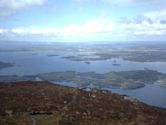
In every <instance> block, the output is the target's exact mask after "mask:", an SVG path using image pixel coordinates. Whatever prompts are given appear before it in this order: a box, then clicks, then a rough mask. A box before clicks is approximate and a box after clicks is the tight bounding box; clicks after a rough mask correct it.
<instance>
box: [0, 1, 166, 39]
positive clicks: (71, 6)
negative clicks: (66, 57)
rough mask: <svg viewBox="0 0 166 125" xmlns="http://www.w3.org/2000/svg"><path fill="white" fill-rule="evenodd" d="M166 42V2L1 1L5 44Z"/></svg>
mask: <svg viewBox="0 0 166 125" xmlns="http://www.w3.org/2000/svg"><path fill="white" fill-rule="evenodd" d="M165 39H166V1H165V0H0V40H1V41H2V40H7V41H11V40H14V41H45V42H47V41H55V42H56V41H57V42H91V41H164V40H165Z"/></svg>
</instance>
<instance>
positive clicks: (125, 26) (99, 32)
mask: <svg viewBox="0 0 166 125" xmlns="http://www.w3.org/2000/svg"><path fill="white" fill-rule="evenodd" d="M127 20H128V21H125V20H124V21H123V20H122V21H121V22H120V23H119V22H116V23H115V22H113V21H111V20H104V19H96V20H89V21H86V22H84V23H82V24H73V25H68V26H64V27H60V28H57V27H14V28H11V29H3V28H1V29H0V36H3V37H4V36H6V38H8V37H10V36H12V37H16V38H18V37H27V36H29V38H31V36H40V37H41V36H42V37H45V38H50V37H52V38H55V39H57V38H58V39H60V40H76V39H77V40H78V39H81V40H85V39H87V40H88V39H90V40H97V39H107V40H111V39H112V38H114V37H117V38H119V39H120V38H122V37H123V38H124V37H126V38H128V39H130V38H131V37H138V38H139V37H143V36H146V37H149V38H151V37H153V38H154V37H156V38H157V37H159V36H162V38H165V37H166V23H161V21H163V22H164V20H165V21H166V10H161V11H153V12H148V13H145V14H144V15H141V16H138V17H135V18H132V19H127Z"/></svg>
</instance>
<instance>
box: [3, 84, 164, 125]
mask: <svg viewBox="0 0 166 125" xmlns="http://www.w3.org/2000/svg"><path fill="white" fill-rule="evenodd" d="M165 124H166V110H165V109H161V108H157V107H153V106H148V105H146V104H144V103H141V102H138V101H137V100H130V98H128V97H126V96H120V95H117V94H113V93H111V92H110V91H99V90H95V89H93V90H89V89H74V88H69V87H63V86H60V85H55V84H51V83H46V82H17V83H0V125H165Z"/></svg>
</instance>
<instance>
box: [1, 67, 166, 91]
mask: <svg viewBox="0 0 166 125" xmlns="http://www.w3.org/2000/svg"><path fill="white" fill-rule="evenodd" d="M18 81H49V82H52V83H58V84H62V85H65V86H71V87H76V88H96V89H103V88H120V89H138V88H141V87H144V86H145V85H146V84H153V83H157V82H158V83H159V84H160V85H161V87H165V85H166V82H165V81H166V74H163V73H160V72H157V71H154V70H149V69H144V70H135V71H119V72H108V73H103V74H100V73H95V72H76V71H65V72H50V73H42V74H37V75H32V76H16V75H12V76H0V82H18Z"/></svg>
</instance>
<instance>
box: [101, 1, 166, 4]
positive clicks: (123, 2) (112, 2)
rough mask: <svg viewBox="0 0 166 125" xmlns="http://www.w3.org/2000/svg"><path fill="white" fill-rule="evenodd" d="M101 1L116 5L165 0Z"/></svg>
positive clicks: (153, 2) (152, 2)
mask: <svg viewBox="0 0 166 125" xmlns="http://www.w3.org/2000/svg"><path fill="white" fill-rule="evenodd" d="M102 1H104V2H108V3H111V4H117V5H128V4H138V3H148V4H149V3H151V4H156V3H165V0H102Z"/></svg>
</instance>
